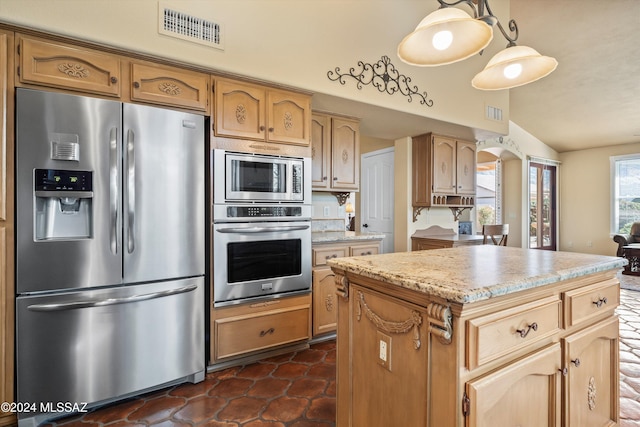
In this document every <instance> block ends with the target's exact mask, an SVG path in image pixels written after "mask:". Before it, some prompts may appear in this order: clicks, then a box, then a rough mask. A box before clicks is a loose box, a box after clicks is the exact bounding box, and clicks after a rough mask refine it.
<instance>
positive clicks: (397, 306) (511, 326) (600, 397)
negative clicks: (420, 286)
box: [322, 269, 619, 427]
mask: <svg viewBox="0 0 640 427" xmlns="http://www.w3.org/2000/svg"><path fill="white" fill-rule="evenodd" d="M334 273H335V274H336V282H335V286H336V290H337V292H338V294H339V295H341V296H340V297H338V301H337V306H338V310H339V323H338V346H337V352H338V361H337V367H336V369H337V375H338V377H337V387H338V390H337V401H338V404H337V405H338V406H337V423H336V426H337V427H347V426H349V427H355V426H367V427H387V426H390V425H402V426H416V427H417V426H420V427H496V426H535V427H545V426H553V427H560V426H564V427H596V426H598V427H601V426H617V425H618V423H619V402H618V400H619V372H618V370H619V355H618V354H619V353H618V352H619V329H618V318H617V316H616V315H615V308H616V307H617V306H618V302H619V287H618V281H617V279H616V278H615V274H616V272H615V271H608V272H602V273H596V274H592V275H588V276H583V277H581V278H576V279H570V280H565V281H561V282H558V283H556V284H553V285H549V286H546V287H543V288H539V289H532V290H528V291H521V292H515V293H513V294H510V295H504V296H502V297H494V298H491V299H490V300H486V301H482V302H478V303H471V304H462V303H450V302H447V301H445V300H442V299H440V298H438V297H437V296H435V295H429V294H425V293H422V292H414V291H411V290H408V289H404V288H400V287H397V286H392V285H387V284H385V283H384V282H380V281H377V280H373V279H370V278H368V277H365V276H360V275H358V274H355V273H353V272H351V273H349V276H348V277H343V272H342V271H341V270H339V269H336V270H335V271H334ZM322 274H323V275H326V274H327V273H325V272H323V273H322ZM345 297H346V298H345ZM605 301H606V302H605ZM343 334H344V336H343ZM381 407H384V408H385V411H381V410H380V408H381Z"/></svg>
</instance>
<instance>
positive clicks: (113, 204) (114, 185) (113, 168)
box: [109, 128, 119, 255]
mask: <svg viewBox="0 0 640 427" xmlns="http://www.w3.org/2000/svg"><path fill="white" fill-rule="evenodd" d="M118 188H119V185H118V128H111V131H110V132H109V218H110V219H111V230H110V233H109V235H110V246H111V253H113V254H114V255H115V254H117V253H118V198H119V194H118Z"/></svg>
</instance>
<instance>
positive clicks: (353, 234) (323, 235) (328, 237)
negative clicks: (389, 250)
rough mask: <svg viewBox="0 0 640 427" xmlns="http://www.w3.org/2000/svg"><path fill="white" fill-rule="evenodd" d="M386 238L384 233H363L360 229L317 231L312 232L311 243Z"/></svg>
mask: <svg viewBox="0 0 640 427" xmlns="http://www.w3.org/2000/svg"><path fill="white" fill-rule="evenodd" d="M381 239H384V234H377V233H362V232H359V231H315V232H313V233H311V243H312V244H313V243H340V242H346V243H349V242H355V241H367V240H381Z"/></svg>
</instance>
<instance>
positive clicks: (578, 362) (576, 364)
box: [571, 358, 580, 368]
mask: <svg viewBox="0 0 640 427" xmlns="http://www.w3.org/2000/svg"><path fill="white" fill-rule="evenodd" d="M571 363H573V365H574V366H575V367H576V368H577V367H578V366H580V359H578V358H575V359H573V360H572V361H571Z"/></svg>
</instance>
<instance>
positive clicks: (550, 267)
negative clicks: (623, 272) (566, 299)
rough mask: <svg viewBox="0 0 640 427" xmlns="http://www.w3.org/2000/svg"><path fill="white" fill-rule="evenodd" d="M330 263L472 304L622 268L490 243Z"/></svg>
mask: <svg viewBox="0 0 640 427" xmlns="http://www.w3.org/2000/svg"><path fill="white" fill-rule="evenodd" d="M328 264H329V266H331V267H336V268H339V269H341V270H344V271H346V272H350V273H356V274H359V275H362V276H365V277H369V278H372V279H376V280H380V281H383V282H385V283H388V284H392V285H397V286H401V287H403V288H407V289H412V290H415V291H419V292H424V293H428V294H431V295H436V296H439V297H441V298H444V299H447V300H449V301H452V302H460V303H470V302H475V301H481V300H485V299H489V298H491V297H494V296H499V295H505V294H508V293H511V292H515V291H518V290H524V289H531V288H535V287H538V286H543V285H548V284H551V283H555V282H559V281H562V280H567V279H571V278H575V277H579V276H583V275H587V274H591V273H596V272H600V271H606V270H610V269H620V268H622V267H623V266H624V265H625V264H626V260H625V259H624V258H619V257H611V256H602V255H591V254H581V253H574V252H551V251H541V250H530V249H521V248H512V247H503V246H494V245H480V246H466V247H457V248H449V249H434V250H429V251H418V252H399V253H390V254H382V255H374V256H368V257H355V258H337V259H332V260H330V261H328Z"/></svg>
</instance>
